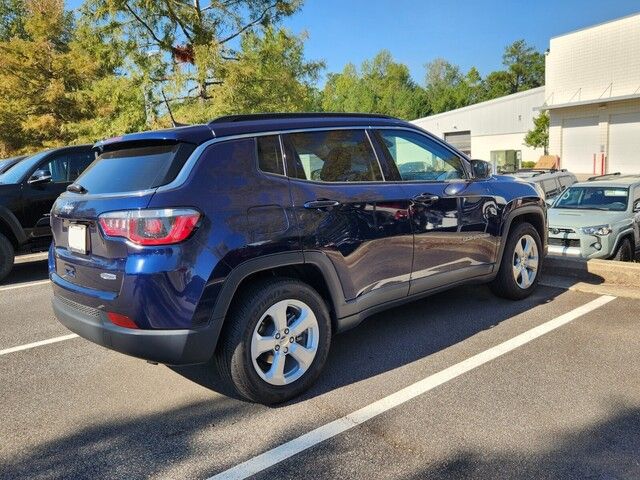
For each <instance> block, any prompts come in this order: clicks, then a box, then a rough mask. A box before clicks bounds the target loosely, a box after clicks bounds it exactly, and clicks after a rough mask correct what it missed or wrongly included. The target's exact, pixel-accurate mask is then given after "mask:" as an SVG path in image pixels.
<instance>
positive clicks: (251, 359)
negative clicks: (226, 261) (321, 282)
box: [216, 278, 331, 404]
mask: <svg viewBox="0 0 640 480" xmlns="http://www.w3.org/2000/svg"><path fill="white" fill-rule="evenodd" d="M243 288H245V287H243ZM330 344H331V319H330V316H329V312H328V310H327V306H326V305H325V302H324V301H323V299H322V297H320V295H318V293H317V292H316V291H315V290H314V289H313V288H311V287H310V286H309V285H307V284H305V283H304V282H301V281H299V280H295V279H287V278H275V279H268V280H263V281H259V282H256V283H253V284H251V285H249V286H248V287H246V289H245V291H244V292H243V294H242V295H241V297H239V298H238V299H237V301H235V302H234V307H233V308H232V309H231V310H230V312H229V315H228V317H227V320H226V321H225V327H224V328H223V330H222V333H221V337H220V345H219V348H218V350H217V352H216V364H217V366H218V370H219V371H220V374H221V377H222V378H223V379H225V380H226V381H228V382H229V383H230V384H231V386H232V387H233V388H234V389H235V390H236V391H237V392H238V393H239V394H240V395H241V396H243V397H244V398H246V399H248V400H251V401H254V402H258V403H264V404H273V403H279V402H284V401H286V400H289V399H290V398H292V397H294V396H296V395H298V394H300V393H302V392H303V391H304V390H306V389H307V388H309V387H310V386H311V385H312V384H313V383H314V382H315V380H316V379H317V378H318V376H319V375H320V372H321V371H322V367H323V366H324V363H325V361H326V359H327V355H328V353H329V346H330Z"/></svg>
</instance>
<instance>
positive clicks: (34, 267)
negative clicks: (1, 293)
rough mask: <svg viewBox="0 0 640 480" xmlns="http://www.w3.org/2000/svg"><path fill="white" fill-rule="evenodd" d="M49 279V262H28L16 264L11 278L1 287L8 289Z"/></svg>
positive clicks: (2, 282)
mask: <svg viewBox="0 0 640 480" xmlns="http://www.w3.org/2000/svg"><path fill="white" fill-rule="evenodd" d="M48 278H49V271H48V267H47V260H34V261H26V262H23V263H17V264H15V265H14V266H13V269H12V270H11V273H10V274H9V276H8V277H7V278H5V279H4V280H2V281H1V282H0V287H7V286H9V285H15V284H18V283H24V282H34V281H37V280H47V279H48Z"/></svg>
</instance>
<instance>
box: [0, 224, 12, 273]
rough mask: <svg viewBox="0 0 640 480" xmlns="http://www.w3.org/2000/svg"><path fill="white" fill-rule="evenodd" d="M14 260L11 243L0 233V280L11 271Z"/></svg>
mask: <svg viewBox="0 0 640 480" xmlns="http://www.w3.org/2000/svg"><path fill="white" fill-rule="evenodd" d="M14 260H15V251H14V249H13V244H12V243H11V242H10V241H9V239H8V238H7V237H5V236H4V235H2V234H1V233H0V282H1V281H2V280H4V279H5V278H6V276H7V275H9V272H11V269H12V268H13V262H14Z"/></svg>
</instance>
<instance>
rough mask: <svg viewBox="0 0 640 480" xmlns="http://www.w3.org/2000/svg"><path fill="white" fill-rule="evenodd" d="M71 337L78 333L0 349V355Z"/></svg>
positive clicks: (76, 336)
mask: <svg viewBox="0 0 640 480" xmlns="http://www.w3.org/2000/svg"><path fill="white" fill-rule="evenodd" d="M72 338H78V335H76V334H75V333H70V334H69V335H62V336H61V337H55V338H50V339H48V340H40V341H39V342H33V343H27V344H26V345H19V346H17V347H11V348H7V349H5V350H0V356H2V355H7V354H9V353H14V352H20V351H22V350H29V349H30V348H36V347H41V346H43V345H49V344H51V343H58V342H64V341H65V340H71V339H72Z"/></svg>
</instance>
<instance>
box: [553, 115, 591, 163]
mask: <svg viewBox="0 0 640 480" xmlns="http://www.w3.org/2000/svg"><path fill="white" fill-rule="evenodd" d="M599 132H600V130H599V128H598V117H587V118H568V119H566V120H564V122H563V123H562V156H561V157H560V166H561V167H562V168H566V169H567V170H569V171H570V172H573V173H592V172H593V154H594V153H599V152H600V133H599Z"/></svg>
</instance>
